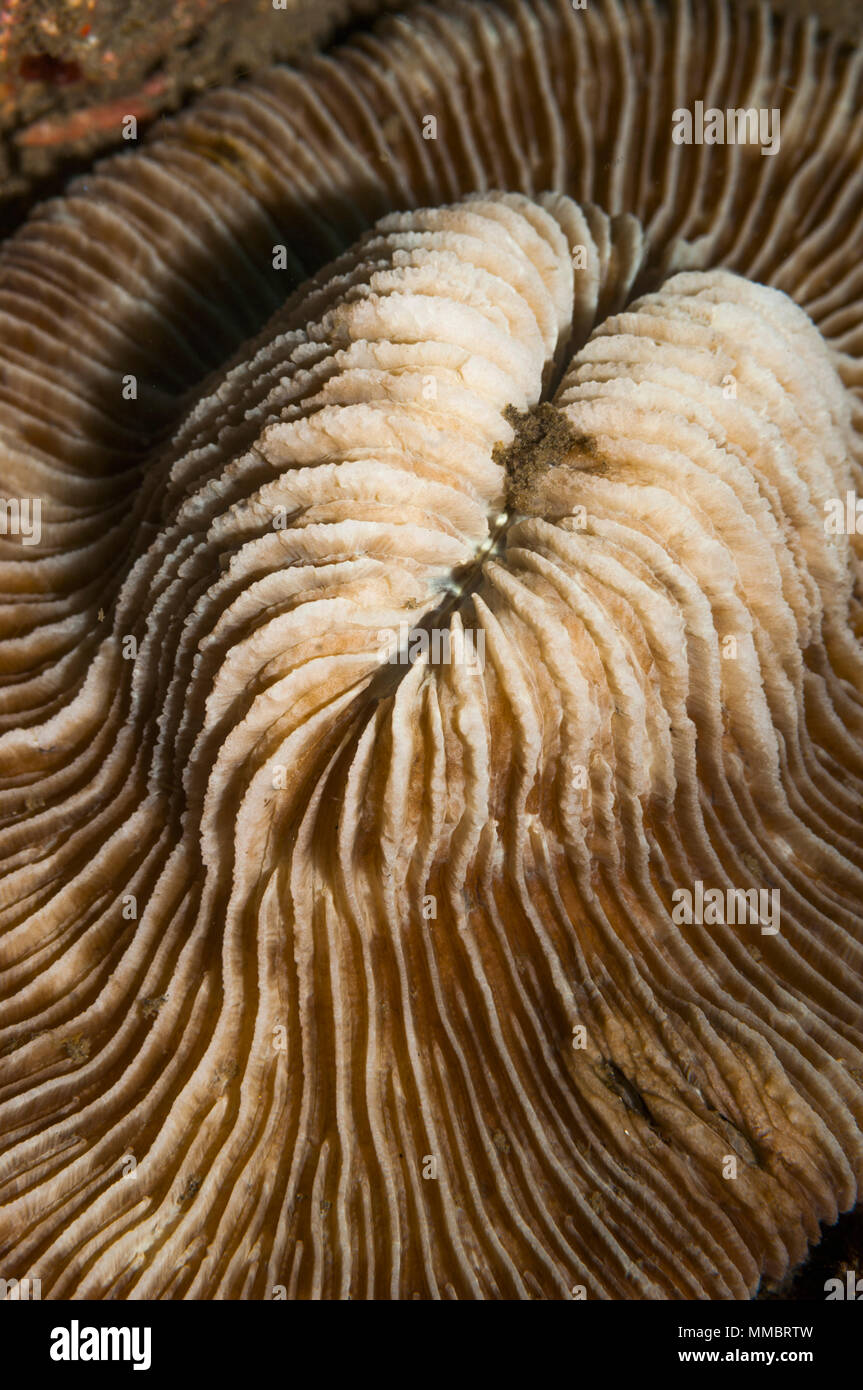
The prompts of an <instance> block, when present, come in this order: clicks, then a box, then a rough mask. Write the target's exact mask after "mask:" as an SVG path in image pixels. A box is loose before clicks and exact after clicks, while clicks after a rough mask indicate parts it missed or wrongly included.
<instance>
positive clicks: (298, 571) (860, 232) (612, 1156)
mask: <svg viewBox="0 0 863 1390" xmlns="http://www.w3.org/2000/svg"><path fill="white" fill-rule="evenodd" d="M861 264H863V56H861V53H860V52H858V51H857V50H856V49H855V48H854V47H853V46H851V45H849V44H846V43H843V42H840V41H838V40H835V39H832V38H830V37H829V36H828V35H825V34H823V33H821V32H820V31H819V29H818V26H817V24H816V23H815V22H814V21H812V20H809V19H799V20H798V19H796V18H787V17H786V18H784V19H783V18H781V17H775V16H773V15H772V14H771V13H770V11H769V10H768V9H766V8H759V7H757V6H755V7H752V6H749V5H748V4H744V5H742V6H739V5H734V6H732V5H730V4H728V3H725V0H674V2H673V3H669V4H664V3H662V4H661V3H659V2H658V0H590V3H589V5H585V6H584V7H576V6H574V5H572V4H571V3H570V2H569V0H530V3H527V0H525V2H524V3H522V2H521V0H499V2H498V0H495V3H480V2H479V0H456V2H455V3H447V4H444V5H441V4H435V5H425V4H419V5H415V6H407V5H406V7H405V9H404V11H403V12H400V13H397V14H392V15H387V16H386V17H384V18H383V19H382V20H381V21H380V22H379V23H377V24H376V25H371V26H366V27H364V28H363V30H362V31H361V32H357V33H355V34H353V35H347V36H345V37H343V38H342V39H341V40H340V43H339V45H338V46H337V47H336V48H335V49H333V50H332V51H331V52H329V53H327V54H325V55H322V56H318V57H316V58H313V59H311V60H309V62H308V63H307V64H306V65H305V66H303V67H302V68H298V69H292V68H288V67H274V68H269V69H266V70H264V71H263V72H261V73H259V74H258V75H256V76H254V77H252V78H251V79H248V80H245V81H242V82H239V83H238V84H237V85H236V86H234V87H232V88H229V89H226V90H220V91H216V92H214V93H211V94H209V95H207V96H206V97H204V98H203V99H202V100H200V101H199V102H197V103H196V104H194V105H192V106H191V107H190V108H189V109H188V110H187V111H185V112H184V113H182V114H181V115H180V116H178V117H175V118H172V119H171V120H170V121H166V122H164V123H163V124H162V125H161V126H159V127H158V128H156V129H155V130H154V131H153V132H152V134H151V135H150V136H149V137H148V138H147V139H145V140H141V141H140V142H138V144H137V147H136V148H133V149H131V150H130V151H127V152H126V153H124V154H122V155H118V156H115V157H112V158H110V159H108V160H106V161H103V162H101V163H99V164H97V165H96V166H95V167H94V168H93V169H92V170H91V171H90V172H89V173H87V174H86V175H81V176H79V177H77V178H76V179H75V181H74V182H72V183H71V184H70V186H69V187H68V189H67V191H66V194H65V196H63V197H59V198H56V199H54V200H52V201H49V202H47V203H44V204H42V205H41V206H39V207H38V208H37V209H36V210H35V211H34V212H33V213H32V214H31V216H30V218H29V220H28V221H26V222H25V223H24V225H23V226H22V227H21V229H20V230H19V231H18V232H17V233H16V234H15V235H13V236H12V237H10V238H9V239H8V240H7V241H6V243H5V244H4V245H3V247H2V250H0V326H1V327H2V331H0V479H2V509H0V530H2V534H0V596H2V606H0V625H2V627H0V637H2V642H0V869H2V879H0V967H2V975H0V1203H2V1206H0V1269H2V1271H4V1272H9V1273H13V1274H15V1275H16V1276H17V1277H19V1278H20V1277H24V1276H29V1277H31V1278H38V1279H40V1280H41V1288H42V1297H43V1298H59V1299H64V1298H99V1299H150V1298H165V1299H183V1298H192V1299H270V1298H274V1297H286V1298H288V1299H292V1298H297V1299H346V1298H351V1299H361V1300H369V1299H402V1298H412V1297H415V1298H420V1299H438V1298H459V1299H468V1300H473V1299H491V1300H496V1299H531V1298H548V1299H559V1300H566V1299H580V1298H583V1297H586V1298H588V1299H611V1300H626V1299H629V1300H639V1299H664V1300H675V1299H746V1298H749V1297H751V1296H753V1294H754V1293H756V1292H757V1291H758V1290H759V1288H760V1287H762V1286H763V1284H764V1282H765V1281H775V1280H780V1279H782V1278H783V1276H784V1275H785V1274H786V1273H787V1272H788V1271H789V1270H791V1269H793V1268H794V1266H795V1265H797V1264H799V1262H800V1261H801V1260H802V1259H803V1258H804V1257H805V1256H806V1253H807V1250H808V1248H809V1246H810V1245H811V1244H812V1243H814V1242H816V1241H817V1240H818V1239H819V1236H820V1230H821V1227H822V1226H823V1225H825V1224H829V1223H832V1222H835V1221H836V1219H837V1216H838V1215H839V1213H841V1212H844V1211H847V1210H849V1209H850V1208H851V1207H853V1205H854V1203H855V1200H856V1193H857V1186H858V1182H859V1181H860V1177H861V1173H863V1142H861V1141H863V1133H861V1123H863V1032H861V987H863V826H861V822H863V815H861V808H863V647H861V636H863V606H861V604H863V590H861V577H863V269H861ZM858 499H859V500H858Z"/></svg>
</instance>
